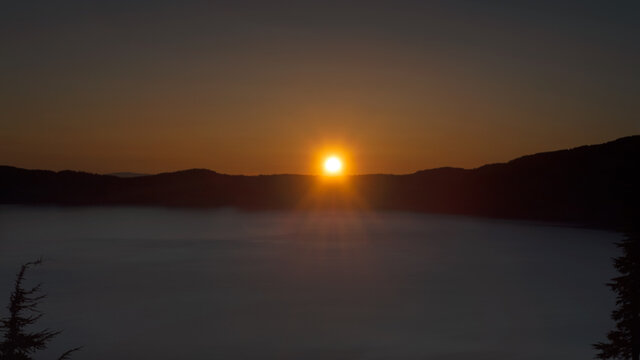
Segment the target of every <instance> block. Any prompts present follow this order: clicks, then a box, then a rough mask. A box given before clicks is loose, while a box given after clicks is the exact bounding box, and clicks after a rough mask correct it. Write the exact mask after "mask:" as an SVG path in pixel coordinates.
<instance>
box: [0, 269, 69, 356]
mask: <svg viewBox="0 0 640 360" xmlns="http://www.w3.org/2000/svg"><path fill="white" fill-rule="evenodd" d="M41 263H42V260H41V259H40V260H37V261H34V262H28V263H26V264H23V265H22V267H20V271H19V272H18V274H17V275H16V280H15V282H14V287H13V292H12V293H11V297H10V298H9V306H7V308H8V309H9V316H8V317H5V318H2V319H0V329H2V330H3V331H4V336H3V341H2V342H1V343H0V360H31V359H32V357H31V356H32V355H33V354H34V353H36V352H37V351H39V350H44V349H46V347H47V344H48V343H49V342H50V341H51V340H52V339H53V338H54V337H56V336H57V335H58V334H60V331H52V330H49V329H45V330H41V331H34V332H29V331H27V327H28V326H30V325H33V324H34V323H36V322H37V321H38V320H39V319H40V318H41V317H42V315H43V314H42V312H41V311H40V310H38V304H39V303H40V301H41V300H42V299H44V298H45V297H46V295H44V294H41V292H40V289H41V284H38V285H36V286H34V287H32V288H25V287H24V285H23V283H24V280H25V273H26V272H27V270H28V269H29V268H30V267H32V266H37V265H40V264H41ZM77 350H79V348H75V349H71V350H68V351H66V352H64V353H63V354H62V355H61V356H60V357H59V358H58V360H64V359H69V356H70V355H71V353H73V352H74V351H77Z"/></svg>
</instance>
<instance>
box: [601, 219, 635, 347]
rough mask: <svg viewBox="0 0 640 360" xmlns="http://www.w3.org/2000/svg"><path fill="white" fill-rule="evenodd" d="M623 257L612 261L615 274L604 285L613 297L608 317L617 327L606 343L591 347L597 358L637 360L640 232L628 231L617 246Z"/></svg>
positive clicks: (610, 333) (608, 335) (611, 332)
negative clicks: (613, 294)
mask: <svg viewBox="0 0 640 360" xmlns="http://www.w3.org/2000/svg"><path fill="white" fill-rule="evenodd" d="M617 245H618V247H619V248H620V249H622V255H621V256H619V257H617V258H615V259H614V266H615V268H616V270H617V272H618V275H617V276H616V277H614V278H613V279H611V282H610V283H608V284H607V286H608V287H609V288H610V289H611V290H612V291H613V292H614V293H615V294H616V308H615V309H614V310H613V311H612V312H611V318H612V319H613V320H614V321H615V322H616V327H615V329H614V330H611V331H610V332H609V333H608V334H607V341H606V342H599V343H597V344H594V345H593V347H594V348H595V349H596V350H597V351H598V353H597V355H596V356H597V357H598V358H599V359H628V360H640V232H638V231H637V230H634V231H629V232H627V235H626V238H625V239H624V241H622V242H621V243H619V244H617Z"/></svg>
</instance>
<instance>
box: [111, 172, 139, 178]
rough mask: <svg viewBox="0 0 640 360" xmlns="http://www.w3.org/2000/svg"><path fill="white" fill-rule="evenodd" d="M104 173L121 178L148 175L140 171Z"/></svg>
mask: <svg viewBox="0 0 640 360" xmlns="http://www.w3.org/2000/svg"><path fill="white" fill-rule="evenodd" d="M106 175H111V176H117V177H121V178H132V177H140V176H149V174H141V173H134V172H116V173H110V174H106Z"/></svg>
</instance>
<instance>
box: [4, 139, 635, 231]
mask: <svg viewBox="0 0 640 360" xmlns="http://www.w3.org/2000/svg"><path fill="white" fill-rule="evenodd" d="M639 184H640V135H636V136H630V137H625V138H621V139H618V140H615V141H611V142H608V143H604V144H599V145H589V146H581V147H578V148H574V149H568V150H560V151H552V152H545V153H539V154H534V155H528V156H523V157H520V158H517V159H514V160H512V161H509V162H507V163H499V164H490V165H485V166H482V167H479V168H476V169H459V168H438V169H432V170H422V171H418V172H415V173H413V174H407V175H384V174H376V175H354V176H348V177H343V178H341V179H329V178H325V177H322V176H310V175H259V176H243V175H226V174H220V173H217V172H214V171H211V170H206V169H191V170H185V171H178V172H171V173H162V174H157V175H147V176H137V177H121V176H113V175H97V174H89V173H84V172H76V171H60V172H54V171H45V170H26V169H20V168H16V167H11V166H0V203H3V204H32V205H43V204H52V205H145V206H176V207H235V208H240V209H247V210H259V209H307V208H362V209H374V210H400V211H419V212H429V213H443V214H463V215H473V216H483V217H496V218H513V219H529V220H542V221H558V222H572V223H579V224H588V225H594V226H606V227H612V226H623V225H628V223H629V222H633V221H636V219H638V215H640V212H639V211H638V209H639V205H638V204H640V190H639Z"/></svg>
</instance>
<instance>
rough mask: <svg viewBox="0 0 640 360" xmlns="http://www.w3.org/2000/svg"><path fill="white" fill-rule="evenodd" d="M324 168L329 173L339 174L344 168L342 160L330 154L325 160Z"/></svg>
mask: <svg viewBox="0 0 640 360" xmlns="http://www.w3.org/2000/svg"><path fill="white" fill-rule="evenodd" d="M324 170H325V171H326V172H327V174H331V175H337V174H339V173H340V170H342V161H341V160H340V158H338V157H337V156H329V157H328V158H327V159H326V160H325V161H324Z"/></svg>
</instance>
